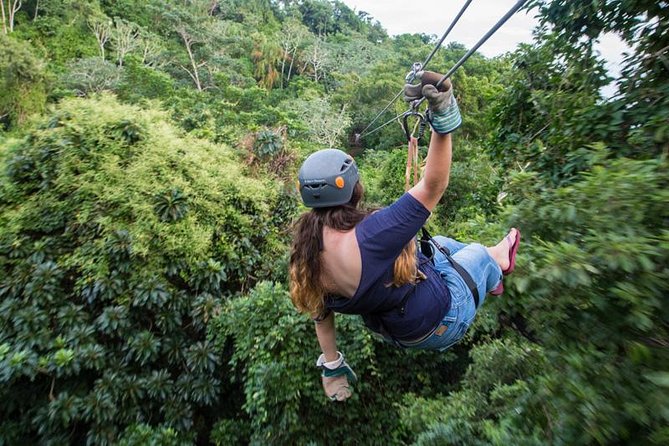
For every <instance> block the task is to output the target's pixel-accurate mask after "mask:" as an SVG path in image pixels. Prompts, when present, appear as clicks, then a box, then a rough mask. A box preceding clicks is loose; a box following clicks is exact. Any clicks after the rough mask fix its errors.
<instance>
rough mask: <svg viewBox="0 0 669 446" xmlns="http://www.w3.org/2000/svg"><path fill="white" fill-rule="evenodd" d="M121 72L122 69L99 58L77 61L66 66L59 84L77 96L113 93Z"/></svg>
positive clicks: (119, 80)
mask: <svg viewBox="0 0 669 446" xmlns="http://www.w3.org/2000/svg"><path fill="white" fill-rule="evenodd" d="M122 71H123V70H122V68H119V67H117V66H116V65H114V64H113V63H111V62H108V61H106V60H103V59H101V58H99V57H91V58H88V59H78V60H76V61H73V62H70V63H69V64H68V66H67V71H66V72H65V74H63V75H62V76H61V78H60V82H61V84H62V85H63V87H64V88H67V89H70V90H73V91H74V92H75V93H76V94H77V95H78V96H88V95H90V94H91V93H101V92H103V91H115V90H116V89H117V88H118V86H119V83H120V82H121V75H122Z"/></svg>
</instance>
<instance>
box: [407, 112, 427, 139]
mask: <svg viewBox="0 0 669 446" xmlns="http://www.w3.org/2000/svg"><path fill="white" fill-rule="evenodd" d="M411 116H415V117H417V118H418V135H417V136H416V139H417V140H420V139H421V138H422V137H423V133H425V127H426V126H427V120H426V119H425V116H424V115H423V114H421V113H418V112H417V111H416V110H409V111H407V112H406V113H404V115H402V128H403V129H404V134H405V135H406V137H407V141H411V136H412V135H411V131H410V130H409V118H410V117H411Z"/></svg>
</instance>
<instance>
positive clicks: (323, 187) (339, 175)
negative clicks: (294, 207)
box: [298, 149, 359, 208]
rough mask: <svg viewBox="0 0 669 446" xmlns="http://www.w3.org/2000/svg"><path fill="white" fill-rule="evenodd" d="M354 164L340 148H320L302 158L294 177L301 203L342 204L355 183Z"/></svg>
mask: <svg viewBox="0 0 669 446" xmlns="http://www.w3.org/2000/svg"><path fill="white" fill-rule="evenodd" d="M358 178H359V176H358V166H356V165H355V161H354V160H353V158H352V157H351V155H347V154H346V153H344V152H342V151H341V150H337V149H324V150H319V151H318V152H315V153H312V154H311V155H309V157H308V158H307V159H306V160H304V163H302V167H300V173H299V175H298V179H299V182H300V185H299V187H300V194H301V195H302V201H303V202H304V205H305V206H308V207H310V208H325V207H330V206H339V205H341V204H346V203H348V202H349V201H350V200H351V196H352V195H353V189H354V188H355V184H356V183H357V182H358Z"/></svg>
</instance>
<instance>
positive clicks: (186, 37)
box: [178, 30, 202, 91]
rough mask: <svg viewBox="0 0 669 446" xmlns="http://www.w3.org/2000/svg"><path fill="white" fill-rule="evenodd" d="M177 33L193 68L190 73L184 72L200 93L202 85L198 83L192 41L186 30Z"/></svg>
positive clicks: (198, 76) (198, 75)
mask: <svg viewBox="0 0 669 446" xmlns="http://www.w3.org/2000/svg"><path fill="white" fill-rule="evenodd" d="M178 32H179V35H181V39H182V40H183V41H184V45H185V46H186V51H188V58H189V59H190V64H191V66H192V67H193V71H192V72H191V71H190V70H186V71H187V72H188V74H190V77H191V78H192V79H193V82H195V86H196V87H197V91H202V84H201V83H200V74H199V72H198V65H197V63H195V56H194V55H193V49H192V45H193V39H192V38H191V37H190V36H189V35H188V33H187V32H186V30H180V31H178ZM184 69H185V67H184Z"/></svg>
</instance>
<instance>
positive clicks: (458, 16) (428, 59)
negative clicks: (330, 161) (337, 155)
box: [359, 0, 473, 138]
mask: <svg viewBox="0 0 669 446" xmlns="http://www.w3.org/2000/svg"><path fill="white" fill-rule="evenodd" d="M472 1H473V0H467V1H466V2H465V4H464V6H463V7H462V8H461V9H460V12H458V15H456V16H455V18H454V19H453V21H452V22H451V24H450V26H449V27H448V29H447V30H446V32H445V33H444V34H443V35H442V36H441V39H439V42H437V44H436V45H435V46H434V48H433V49H432V52H431V53H430V55H429V56H427V58H426V59H425V62H423V64H422V65H421V69H425V66H426V65H427V64H428V63H430V60H432V57H433V56H434V55H435V53H436V52H437V50H438V49H439V47H440V46H441V44H442V43H443V42H444V40H446V37H447V36H448V35H449V34H450V32H451V30H452V29H453V27H455V24H456V23H458V21H459V20H460V17H462V14H464V13H465V11H466V10H467V8H468V7H469V4H470V3H471V2H472ZM402 91H404V90H403V89H400V91H399V92H398V93H397V94H396V95H395V97H394V98H392V99H391V100H390V102H388V105H386V106H385V107H384V108H383V110H381V111H380V112H379V113H378V114H377V115H376V116H375V117H374V119H372V122H370V123H369V124H368V125H367V127H365V128H364V129H363V130H362V132H360V136H359V138H362V137H363V136H366V135H369V133H372V132H369V133H365V131H366V130H367V129H368V128H370V127H371V126H372V124H374V123H375V122H376V120H377V119H379V118H380V117H381V115H382V114H384V113H385V112H386V110H388V109H389V108H390V107H391V106H392V105H393V104H394V103H395V101H396V100H397V99H398V98H399V97H400V95H401V94H402ZM400 116H402V115H400ZM395 119H397V118H393V119H392V120H391V121H390V122H392V121H394V120H395ZM390 122H388V123H386V124H383V125H382V127H385V126H386V125H388V124H390Z"/></svg>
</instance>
